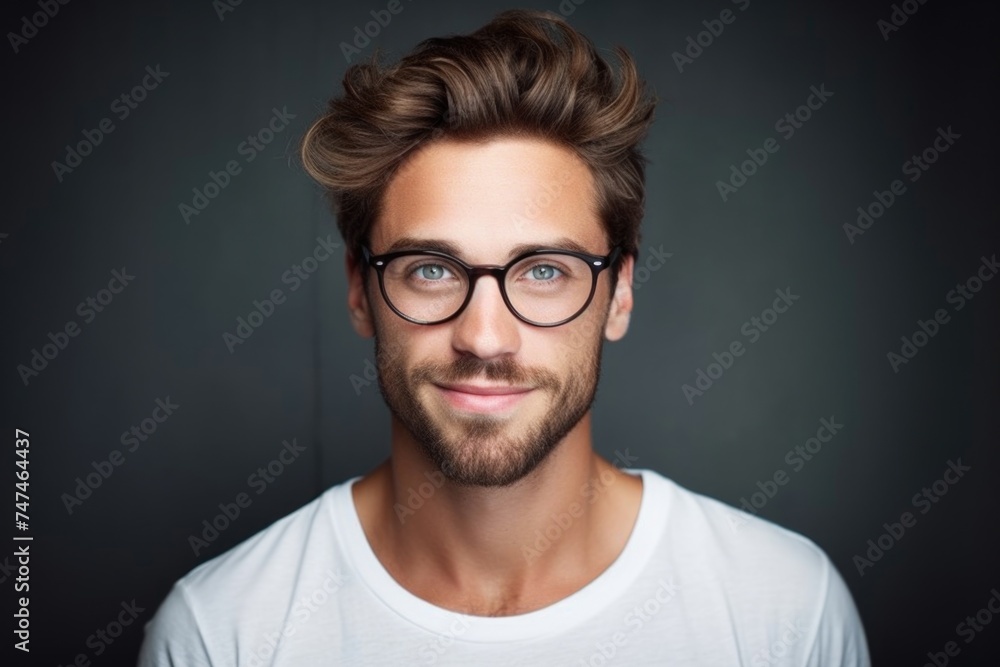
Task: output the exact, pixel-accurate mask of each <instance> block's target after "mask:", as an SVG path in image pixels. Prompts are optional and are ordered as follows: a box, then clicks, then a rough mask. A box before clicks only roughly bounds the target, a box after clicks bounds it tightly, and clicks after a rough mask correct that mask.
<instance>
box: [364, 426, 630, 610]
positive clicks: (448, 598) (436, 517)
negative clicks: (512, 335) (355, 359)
mask: <svg viewBox="0 0 1000 667" xmlns="http://www.w3.org/2000/svg"><path fill="white" fill-rule="evenodd" d="M392 443H393V444H392V455H391V457H390V459H389V460H388V461H386V462H385V463H384V464H382V465H381V466H380V467H379V468H377V469H376V470H375V471H374V472H372V473H371V474H370V475H368V476H366V477H365V479H363V480H360V481H359V482H358V483H357V484H356V485H355V503H356V506H357V507H358V512H359V516H360V518H361V521H362V525H363V526H364V527H365V532H366V535H367V536H368V539H369V542H370V543H371V545H372V548H373V550H374V551H375V553H376V555H377V556H378V558H379V560H380V561H381V562H382V563H383V565H384V566H385V567H386V569H387V570H389V572H390V574H392V576H393V577H394V578H395V579H396V580H397V581H398V582H399V583H400V584H401V585H403V586H404V587H405V588H407V589H409V590H410V591H411V592H413V593H414V594H416V595H418V596H419V597H423V598H424V599H426V600H428V601H431V602H435V603H437V604H439V605H440V606H444V607H447V608H451V609H455V610H460V611H465V612H467V613H479V614H482V615H497V614H499V615H504V614H507V613H523V612H524V611H527V610H530V609H534V608H539V607H541V606H546V605H547V604H551V603H552V602H554V601H556V600H558V599H561V598H562V597H566V596H567V595H569V594H571V593H573V592H575V591H576V590H578V589H579V588H581V587H582V586H584V585H586V584H587V583H589V582H590V581H591V580H593V579H594V578H595V577H596V576H597V575H598V574H600V572H602V571H603V570H604V569H606V568H607V566H608V565H610V564H611V562H613V561H614V559H615V558H617V556H618V554H619V553H621V550H622V548H623V547H624V545H625V543H626V542H627V541H628V536H629V535H630V534H631V529H632V526H633V524H634V521H635V516H636V514H637V512H638V504H639V500H640V499H641V489H642V485H641V481H639V480H638V478H636V477H633V476H631V475H627V474H624V473H622V472H620V471H619V469H618V468H617V467H616V466H617V465H620V464H617V463H616V465H612V464H610V463H609V462H608V461H606V460H605V459H603V458H601V457H600V456H598V455H596V454H595V453H594V451H593V449H592V446H591V441H590V414H589V413H588V414H587V415H586V416H585V417H584V418H583V419H581V420H580V422H579V423H578V424H577V425H576V426H575V427H574V428H573V430H572V431H570V433H569V434H567V436H566V438H564V440H563V441H562V442H560V444H559V446H558V447H556V449H555V450H554V451H553V452H551V453H550V454H549V456H548V457H547V458H546V459H545V461H543V462H542V463H541V464H540V465H539V466H538V467H537V468H536V469H535V470H533V471H532V472H531V473H529V474H528V475H527V476H526V477H525V478H523V479H522V480H520V481H518V482H517V483H515V484H513V485H511V486H509V487H501V488H492V487H469V486H460V485H456V484H454V483H452V482H451V481H449V480H447V479H446V478H445V477H444V475H443V474H442V473H441V472H440V471H439V470H437V469H436V468H435V467H434V465H433V464H432V463H431V462H430V461H428V460H427V459H426V457H425V456H424V455H423V453H422V452H421V451H420V449H419V446H418V445H417V443H416V442H415V441H414V440H413V438H412V435H411V434H410V433H409V432H408V431H407V430H406V429H405V428H404V427H403V426H402V424H400V423H398V422H396V421H395V420H394V421H393V440H392Z"/></svg>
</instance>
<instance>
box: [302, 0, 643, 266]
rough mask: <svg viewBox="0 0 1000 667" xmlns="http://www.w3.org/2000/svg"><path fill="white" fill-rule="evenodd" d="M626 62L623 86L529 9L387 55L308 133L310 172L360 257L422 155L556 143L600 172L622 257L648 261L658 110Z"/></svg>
mask: <svg viewBox="0 0 1000 667" xmlns="http://www.w3.org/2000/svg"><path fill="white" fill-rule="evenodd" d="M615 53H616V55H617V56H618V59H619V61H620V63H621V68H620V72H619V74H618V76H616V75H615V72H614V71H613V70H612V68H611V66H610V65H609V64H608V63H607V62H605V60H604V59H603V58H601V56H600V55H599V54H598V52H597V50H596V48H595V47H594V45H593V44H592V43H591V42H590V40H589V39H587V38H586V37H585V36H583V35H582V34H580V33H579V32H577V31H576V30H574V29H573V28H572V27H570V25H569V24H568V23H566V22H565V21H564V20H563V19H562V18H561V17H559V16H558V15H556V14H553V13H551V12H542V11H528V10H509V11H505V12H502V13H500V14H498V15H497V16H496V17H495V18H494V19H493V20H492V21H491V22H490V23H487V24H486V25H484V26H483V27H481V28H479V29H478V30H476V31H475V32H473V33H471V34H469V35H453V36H449V37H435V38H432V39H427V40H425V41H423V42H421V43H420V44H419V45H417V47H416V48H415V49H414V51H413V52H412V53H410V54H409V55H407V56H405V57H403V58H402V59H401V60H400V61H399V62H398V63H397V64H395V65H392V66H382V65H381V64H380V63H379V58H378V53H377V52H376V53H375V55H373V56H372V59H371V60H370V61H369V62H360V63H357V64H354V65H352V66H350V67H349V68H348V69H347V72H346V73H345V75H344V81H343V85H344V94H343V96H341V97H335V98H334V99H332V100H330V102H329V106H328V108H327V110H326V113H325V114H324V115H323V116H321V117H320V118H319V119H318V120H316V121H315V122H314V123H313V124H312V125H311V126H310V127H309V129H308V130H307V132H306V134H305V136H304V137H303V139H302V144H301V158H302V162H303V166H304V167H305V170H306V171H307V172H308V174H309V175H310V176H311V177H312V178H313V179H315V180H316V181H317V182H318V183H319V184H320V185H322V186H323V188H324V190H325V191H326V193H327V195H328V197H329V198H330V200H331V203H332V206H333V210H334V213H335V215H336V216H337V226H338V228H339V230H340V233H341V235H342V236H343V237H344V241H345V242H346V243H347V248H348V250H349V251H350V252H352V253H354V255H355V256H356V257H357V256H359V255H360V247H361V245H362V244H363V243H367V241H368V235H369V232H370V229H371V225H372V223H373V222H374V221H375V220H376V219H377V217H378V215H379V210H380V204H381V199H382V195H383V193H384V191H385V188H386V186H387V185H388V183H389V181H390V179H391V178H392V176H393V175H394V174H395V173H396V171H397V170H398V169H399V167H400V165H401V164H402V163H403V162H404V161H405V160H406V158H407V156H409V155H411V154H413V153H414V152H415V151H416V149H418V148H419V147H421V146H423V145H426V144H427V143H428V142H431V141H434V140H436V139H439V138H449V139H456V140H468V141H481V140H485V139H490V138H493V137H503V136H525V135H527V136H535V137H539V138H544V139H548V140H550V141H554V142H556V143H559V144H561V145H564V146H567V147H569V148H571V149H572V150H573V151H575V153H576V154H577V155H579V156H580V157H581V158H582V159H583V161H584V162H585V163H586V164H587V165H588V166H589V168H590V171H591V173H592V174H593V176H594V181H595V184H596V201H597V207H598V215H599V216H600V218H601V221H602V223H603V224H604V227H605V230H606V232H607V235H608V238H609V240H610V242H611V244H612V246H614V245H621V246H622V248H623V250H624V253H623V256H624V255H625V254H631V255H633V256H636V257H637V256H638V244H639V240H640V233H639V223H640V221H641V220H642V215H643V206H644V202H645V182H644V181H645V163H646V159H645V157H644V156H643V155H642V153H641V152H640V150H639V142H640V141H641V140H642V139H643V137H644V136H645V134H646V131H647V129H648V127H649V125H650V123H651V122H652V119H653V109H654V107H655V105H656V99H655V97H652V96H649V95H647V94H646V91H645V86H644V83H643V82H642V80H641V79H640V78H639V75H638V71H637V69H636V66H635V62H634V61H633V59H632V57H631V56H630V55H629V54H628V52H626V51H625V50H624V49H622V48H621V47H616V48H615ZM615 268H617V267H615ZM366 273H367V272H366ZM616 278H617V271H612V281H613V282H612V284H614V282H616Z"/></svg>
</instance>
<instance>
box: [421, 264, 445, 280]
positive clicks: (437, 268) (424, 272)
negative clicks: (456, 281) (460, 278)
mask: <svg viewBox="0 0 1000 667" xmlns="http://www.w3.org/2000/svg"><path fill="white" fill-rule="evenodd" d="M447 270H448V269H447V268H446V267H444V266H443V265H441V264H422V265H421V266H418V267H417V268H415V269H414V270H413V272H414V273H416V275H417V277H418V278H422V279H423V280H429V281H431V282H436V281H438V280H441V279H442V278H444V277H445V274H446V272H447Z"/></svg>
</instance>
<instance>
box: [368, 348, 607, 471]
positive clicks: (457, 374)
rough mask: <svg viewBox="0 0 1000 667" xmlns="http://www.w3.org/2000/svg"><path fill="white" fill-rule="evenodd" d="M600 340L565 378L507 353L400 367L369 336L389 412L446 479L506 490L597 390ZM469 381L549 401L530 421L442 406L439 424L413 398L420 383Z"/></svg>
mask: <svg viewBox="0 0 1000 667" xmlns="http://www.w3.org/2000/svg"><path fill="white" fill-rule="evenodd" d="M603 345H604V341H603V337H601V336H596V337H595V339H594V344H593V345H591V346H590V348H589V349H587V350H585V351H584V354H585V357H584V358H582V359H577V360H574V362H573V363H571V364H570V368H572V369H573V370H572V372H571V373H570V374H569V375H567V376H566V377H565V378H560V377H559V376H558V375H557V374H555V373H553V372H552V371H550V370H547V369H542V368H523V367H521V366H519V365H518V364H517V363H516V362H515V361H514V360H513V359H511V358H510V357H504V358H503V359H501V360H499V361H484V360H483V359H480V358H478V357H475V356H472V355H466V356H463V357H461V358H459V359H457V360H456V361H454V362H452V363H435V362H424V363H421V364H418V365H416V366H414V367H413V368H411V369H408V370H407V369H402V368H400V363H399V359H400V357H397V356H395V355H393V354H390V353H388V352H387V351H386V350H385V348H384V347H383V345H382V344H381V342H380V337H379V336H378V334H377V333H376V336H375V364H376V368H377V370H378V386H379V391H380V392H381V393H382V397H383V399H384V400H385V402H386V405H388V407H389V411H390V412H391V413H392V414H393V416H394V417H396V418H397V419H398V420H399V421H400V422H401V423H402V424H403V425H404V426H405V427H406V428H407V429H408V430H409V431H410V433H412V434H413V437H414V439H415V440H416V442H417V444H418V445H419V446H420V449H421V450H422V452H423V454H424V455H425V456H426V457H427V459H428V460H429V461H430V462H431V463H433V464H434V466H435V467H436V468H437V469H438V470H440V471H441V472H442V474H443V475H444V476H445V478H446V479H448V480H450V481H452V482H454V483H456V484H459V485H462V486H478V487H505V486H510V485H512V484H514V483H515V482H517V481H519V480H520V479H522V478H524V477H525V476H526V475H528V474H529V473H530V472H531V471H533V470H534V469H535V468H536V467H538V465H539V464H540V463H542V461H544V460H545V458H546V457H547V456H548V455H549V454H550V453H551V452H552V451H553V450H554V449H555V448H556V447H557V446H558V445H559V443H560V442H561V441H562V440H563V438H565V437H566V434H568V433H569V432H570V430H572V429H573V427H574V426H576V425H577V423H579V421H580V420H581V419H582V418H583V417H584V415H586V414H587V412H588V411H589V410H590V408H591V406H592V405H593V403H594V399H595V398H596V395H597V385H598V382H599V380H600V371H601V354H602V352H603ZM476 380H490V381H493V382H502V383H505V384H511V385H516V386H527V387H532V388H533V389H534V391H535V392H540V393H542V394H547V395H549V396H550V397H551V398H550V402H549V405H548V406H547V408H546V410H545V414H544V415H543V416H541V417H538V418H536V419H535V420H534V421H533V422H532V423H528V424H520V423H516V422H517V420H515V419H512V418H510V417H503V418H501V417H496V416H493V415H486V414H457V413H455V412H453V411H449V415H448V417H447V419H448V420H449V421H451V422H452V423H451V424H449V425H447V428H446V427H445V425H444V424H441V423H440V422H441V420H440V419H438V420H435V418H434V417H433V416H432V415H431V413H430V412H429V411H428V410H427V408H426V407H425V405H424V404H423V403H422V402H421V400H420V397H419V395H418V392H419V389H420V387H421V385H428V386H429V385H431V384H458V383H462V382H469V381H476ZM434 391H436V390H434ZM520 421H522V422H523V421H524V418H523V417H522V418H521V419H520Z"/></svg>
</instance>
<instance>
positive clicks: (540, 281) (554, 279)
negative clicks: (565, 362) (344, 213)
mask: <svg viewBox="0 0 1000 667" xmlns="http://www.w3.org/2000/svg"><path fill="white" fill-rule="evenodd" d="M361 250H362V253H363V255H364V260H365V263H366V264H367V265H368V266H371V267H374V268H375V271H376V273H378V284H379V289H380V290H381V291H382V298H384V299H385V302H386V303H387V304H388V305H389V308H391V309H392V310H393V312H395V313H396V314H397V315H399V316H400V317H402V318H403V319H405V320H408V321H410V322H413V323H414V324H441V323H443V322H447V321H449V320H452V319H454V318H456V317H458V316H459V314H461V312H462V311H463V310H465V307H466V306H467V305H469V301H471V300H472V290H473V289H474V288H475V285H476V281H477V280H479V279H480V278H482V277H483V276H493V277H494V278H496V281H497V284H498V285H499V286H500V295H501V296H502V297H503V300H504V303H505V304H507V308H508V309H509V310H510V312H512V313H513V314H514V315H515V316H516V317H517V318H518V319H519V320H521V321H522V322H527V323H528V324H532V325H534V326H536V327H557V326H559V325H561V324H566V323H567V322H569V321H570V320H573V319H575V318H576V317H578V316H579V315H580V314H581V313H582V312H583V311H584V310H586V309H587V306H589V305H590V302H591V300H592V299H593V298H594V292H595V291H596V290H597V277H598V275H600V273H601V271H603V270H604V269H606V268H608V267H609V266H611V265H612V264H614V262H615V261H616V260H617V259H618V257H619V255H620V254H621V247H620V246H616V247H614V248H613V249H612V250H611V253H610V254H608V255H605V256H601V255H590V254H588V253H583V252H573V251H571V250H547V249H546V250H533V251H531V252H527V253H524V254H523V255H519V256H517V257H515V258H514V259H512V260H511V261H510V262H508V263H507V264H506V265H504V266H495V265H483V266H470V265H469V264H466V263H465V262H463V261H462V260H460V259H458V258H456V257H452V256H451V255H448V254H446V253H443V252H438V251H436V250H402V251H399V252H390V253H386V254H384V255H373V254H372V252H371V250H369V249H368V248H367V247H364V246H362V248H361Z"/></svg>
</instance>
